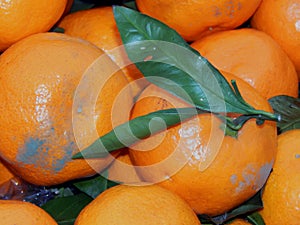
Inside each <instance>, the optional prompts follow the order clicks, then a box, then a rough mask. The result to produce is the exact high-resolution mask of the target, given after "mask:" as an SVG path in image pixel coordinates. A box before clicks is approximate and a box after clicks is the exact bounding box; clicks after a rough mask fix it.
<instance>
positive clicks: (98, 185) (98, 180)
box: [73, 172, 117, 198]
mask: <svg viewBox="0 0 300 225" xmlns="http://www.w3.org/2000/svg"><path fill="white" fill-rule="evenodd" d="M104 173H105V172H104ZM106 177H107V175H105V174H103V176H102V175H98V176H96V177H93V178H87V179H84V180H82V181H78V182H75V183H73V185H74V186H75V187H76V188H78V189H79V190H80V191H82V192H83V193H85V194H87V195H89V196H90V197H92V198H96V197H97V196H98V195H99V194H101V193H102V192H103V191H105V190H106V189H108V188H110V187H111V186H113V183H114V182H112V181H109V180H107V178H106ZM116 184H117V183H114V185H116Z"/></svg>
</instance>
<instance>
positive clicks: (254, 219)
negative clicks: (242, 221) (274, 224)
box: [246, 212, 265, 225]
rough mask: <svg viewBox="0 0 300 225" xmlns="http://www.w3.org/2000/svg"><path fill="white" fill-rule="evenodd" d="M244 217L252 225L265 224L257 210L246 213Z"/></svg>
mask: <svg viewBox="0 0 300 225" xmlns="http://www.w3.org/2000/svg"><path fill="white" fill-rule="evenodd" d="M246 219H247V221H248V222H249V223H251V224H252V225H265V222H264V219H263V218H262V216H261V215H260V214H259V213H258V212H254V213H252V214H250V215H248V216H247V217H246Z"/></svg>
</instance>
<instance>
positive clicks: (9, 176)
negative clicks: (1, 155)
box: [0, 160, 15, 185]
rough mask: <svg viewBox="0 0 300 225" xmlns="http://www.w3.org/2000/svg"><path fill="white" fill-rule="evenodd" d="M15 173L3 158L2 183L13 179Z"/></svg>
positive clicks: (0, 166)
mask: <svg viewBox="0 0 300 225" xmlns="http://www.w3.org/2000/svg"><path fill="white" fill-rule="evenodd" d="M14 176H15V175H14V174H13V173H12V171H10V169H9V168H8V166H7V165H6V163H5V162H3V160H0V185H1V184H3V183H5V182H7V181H9V180H10V179H12V178H13V177H14Z"/></svg>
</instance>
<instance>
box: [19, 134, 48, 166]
mask: <svg viewBox="0 0 300 225" xmlns="http://www.w3.org/2000/svg"><path fill="white" fill-rule="evenodd" d="M44 143H45V141H44V140H40V139H39V138H37V139H34V138H29V139H28V141H26V143H25V145H24V147H23V148H20V149H19V151H18V155H17V161H18V162H22V163H24V164H34V165H35V164H36V163H37V161H38V160H37V157H38V155H39V154H40V149H41V147H42V146H43V145H44Z"/></svg>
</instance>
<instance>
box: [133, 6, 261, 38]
mask: <svg viewBox="0 0 300 225" xmlns="http://www.w3.org/2000/svg"><path fill="white" fill-rule="evenodd" d="M260 2H261V0H253V1H247V0H212V1H206V0H195V1H188V0H184V1H179V0H178V1H174V0H137V1H136V4H137V7H138V9H139V10H140V11H141V12H142V13H145V14H147V15H149V16H151V17H154V18H156V19H158V20H160V21H162V22H164V23H166V24H167V25H169V26H170V27H172V28H173V29H175V30H176V31H177V32H178V33H179V34H180V35H181V36H182V37H183V38H184V39H186V40H187V41H194V40H197V39H199V38H200V37H202V36H205V35H208V34H211V33H213V32H216V31H220V30H230V29H233V28H236V27H238V26H240V25H241V24H243V23H244V22H245V21H246V20H247V19H249V18H250V17H251V16H252V14H253V13H254V12H255V10H256V9H257V7H258V6H259V4H260Z"/></svg>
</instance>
